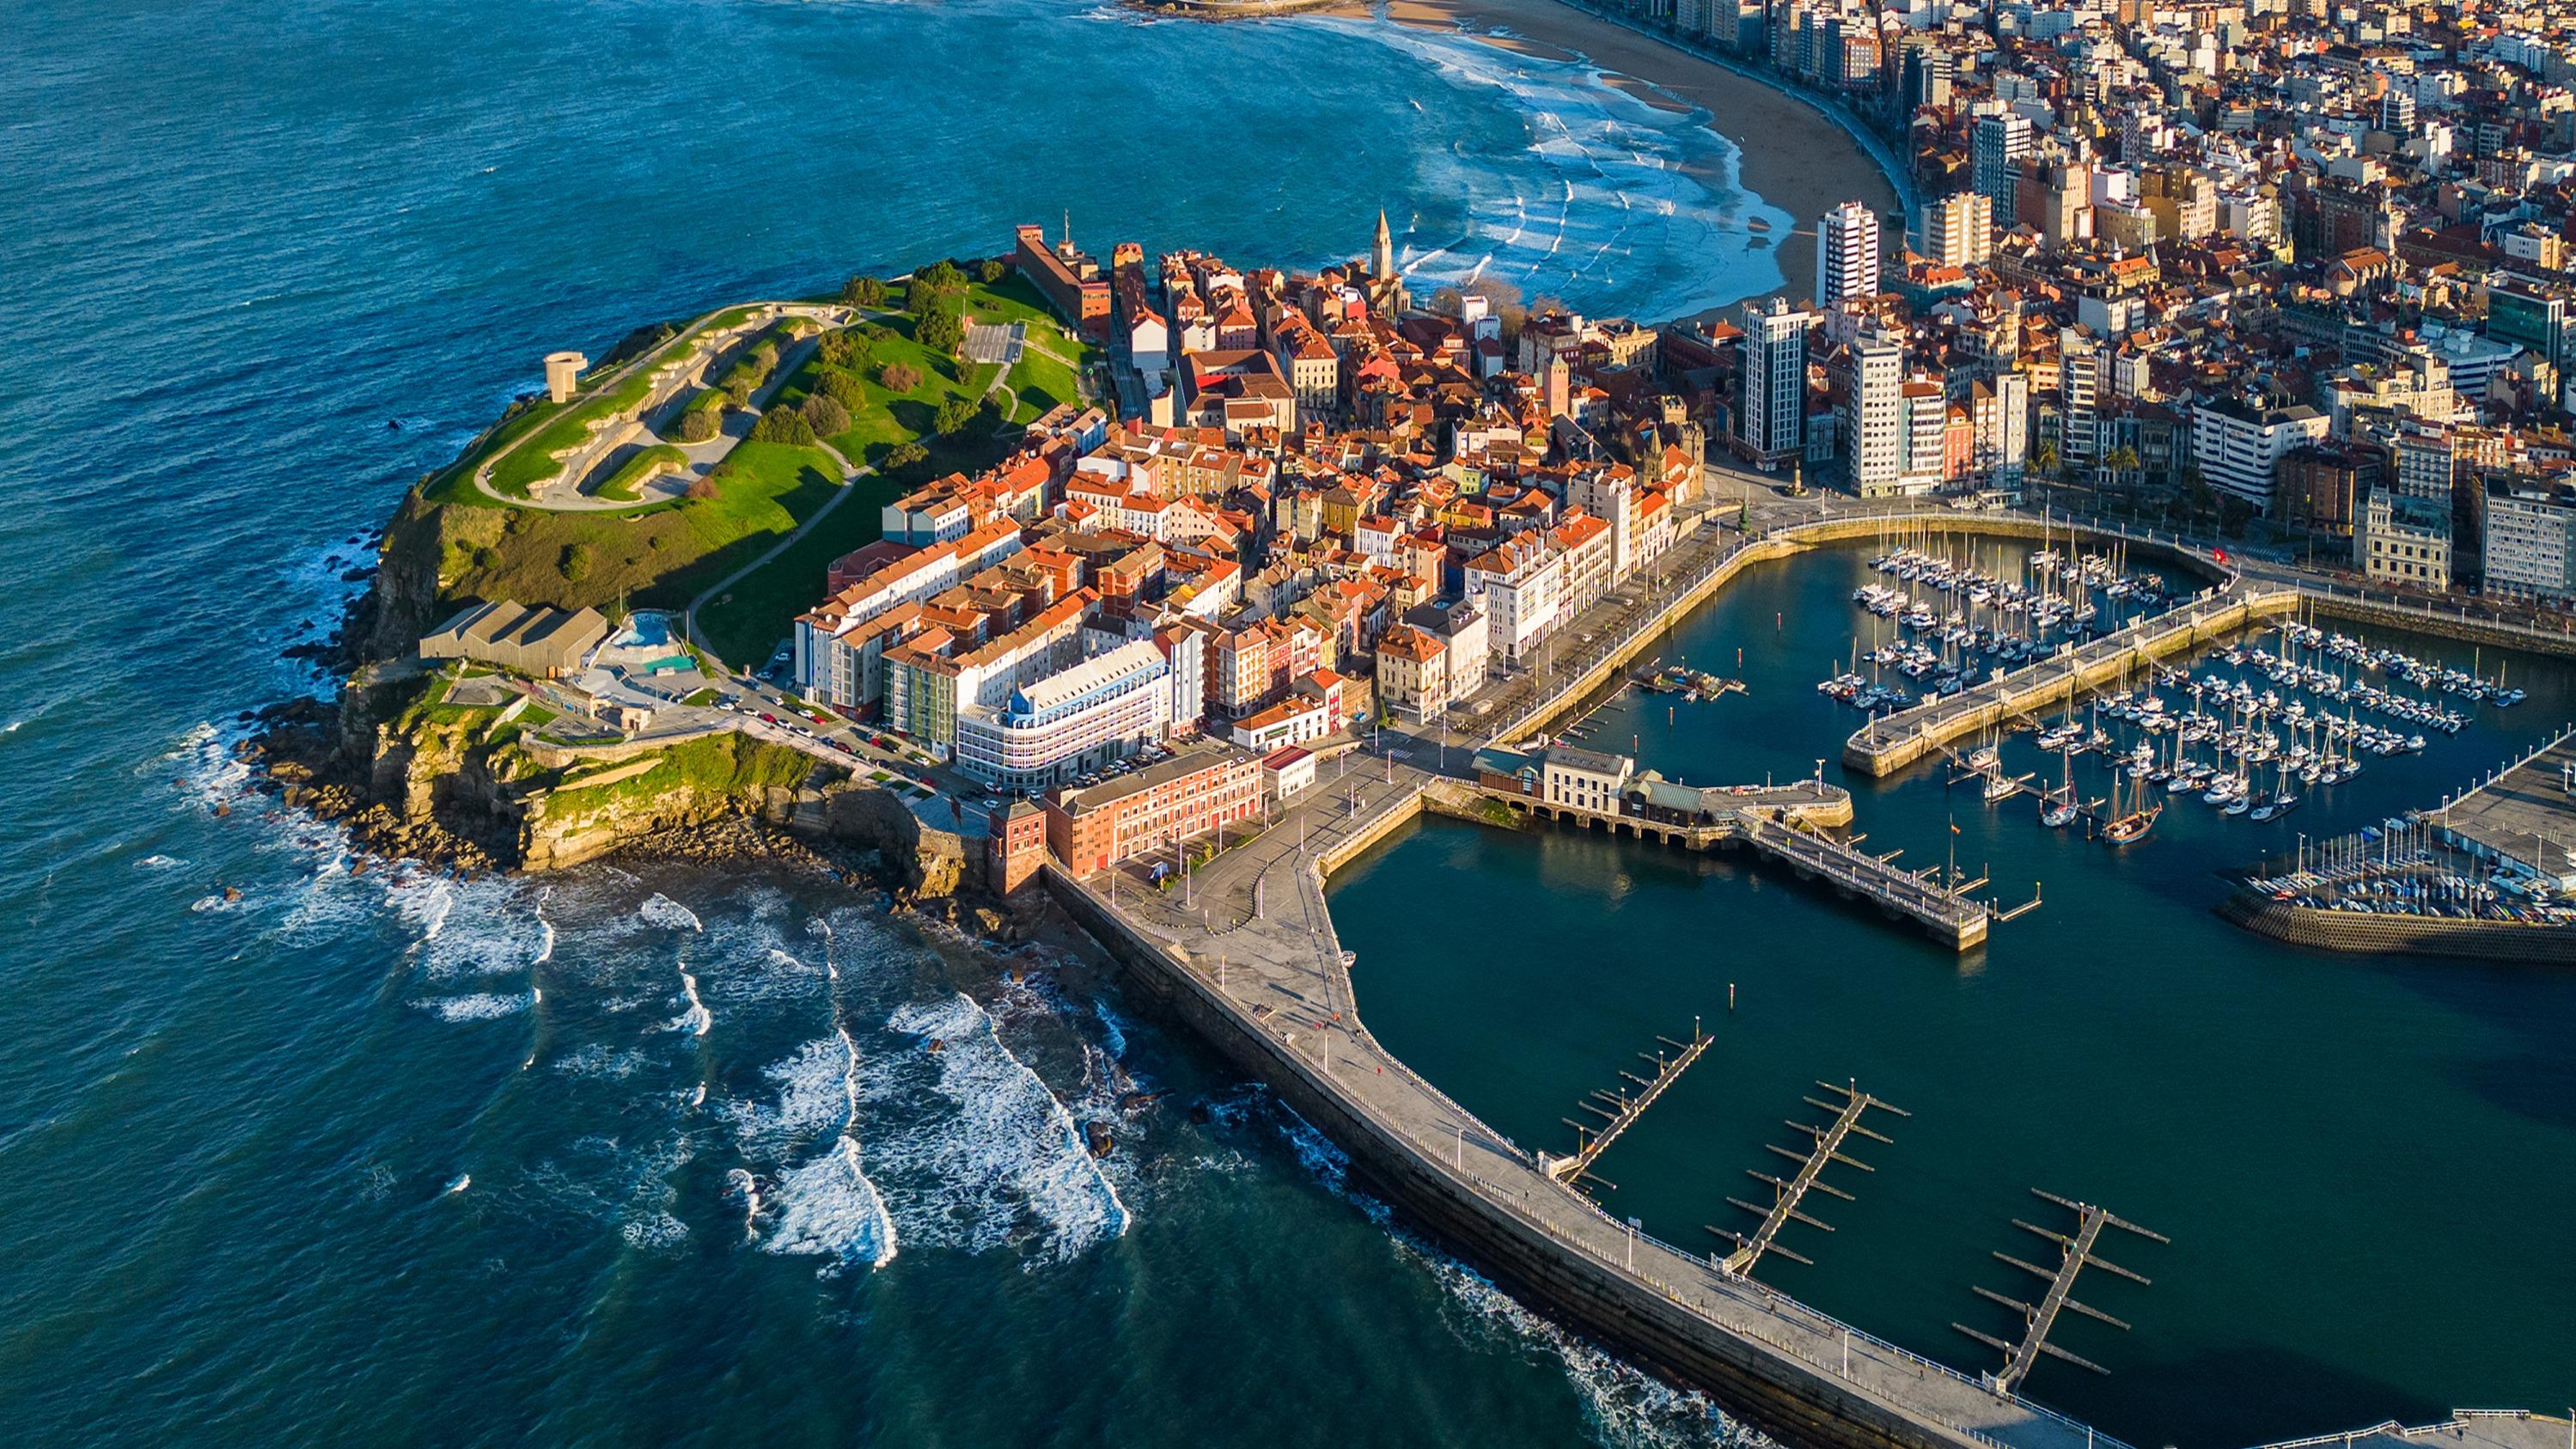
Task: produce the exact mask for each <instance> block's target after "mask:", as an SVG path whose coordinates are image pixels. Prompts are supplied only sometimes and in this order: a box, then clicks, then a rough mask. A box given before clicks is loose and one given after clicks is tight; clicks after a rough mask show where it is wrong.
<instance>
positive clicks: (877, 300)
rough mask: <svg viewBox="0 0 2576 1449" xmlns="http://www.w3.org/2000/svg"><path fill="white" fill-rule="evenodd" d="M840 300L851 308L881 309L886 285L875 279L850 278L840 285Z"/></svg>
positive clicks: (884, 300)
mask: <svg viewBox="0 0 2576 1449" xmlns="http://www.w3.org/2000/svg"><path fill="white" fill-rule="evenodd" d="M841 300H842V301H844V302H847V303H849V304H850V305H851V306H853V307H882V306H884V305H885V304H886V284H885V283H884V282H881V281H879V280H878V279H876V278H875V277H852V278H850V279H849V280H848V281H847V282H844V283H842V284H841Z"/></svg>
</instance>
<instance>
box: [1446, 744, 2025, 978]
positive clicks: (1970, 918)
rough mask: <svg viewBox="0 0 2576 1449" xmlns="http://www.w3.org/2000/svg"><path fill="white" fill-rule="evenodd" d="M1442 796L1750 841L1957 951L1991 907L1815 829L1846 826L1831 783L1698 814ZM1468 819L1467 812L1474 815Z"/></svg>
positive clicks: (1716, 840)
mask: <svg viewBox="0 0 2576 1449" xmlns="http://www.w3.org/2000/svg"><path fill="white" fill-rule="evenodd" d="M1430 788H1431V789H1433V790H1435V791H1439V792H1442V794H1443V795H1445V796H1447V797H1449V800H1450V802H1451V803H1449V804H1448V808H1449V809H1450V812H1451V813H1453V814H1470V812H1468V811H1466V810H1463V809H1460V808H1458V806H1457V804H1456V803H1455V802H1456V801H1459V800H1462V799H1467V798H1472V799H1481V800H1486V801H1491V802H1492V803H1494V804H1497V805H1501V806H1503V807H1504V808H1506V809H1508V810H1510V811H1512V812H1513V813H1514V814H1515V815H1519V816H1522V817H1524V818H1528V819H1533V820H1544V821H1550V822H1554V823H1557V824H1562V825H1571V826H1574V827H1576V828H1578V829H1590V830H1594V831H1598V832H1600V833H1602V834H1604V835H1611V836H1619V837H1625V838H1632V839H1636V840H1642V841H1645V842H1647V843H1648V844H1651V845H1666V846H1673V847H1677V848H1681V849H1686V850H1726V849H1733V848H1737V847H1745V848H1750V849H1752V850H1754V851H1756V852H1758V853H1760V854H1762V855H1764V856H1766V857H1768V858H1770V859H1771V860H1773V861H1775V862H1777V863H1778V864H1781V865H1784V866H1787V867H1788V868H1789V869H1790V870H1791V871H1792V872H1794V873H1795V874H1796V875H1797V876H1798V877H1799V878H1800V879H1802V880H1814V881H1821V882H1823V883H1824V884H1826V885H1830V886H1832V887H1833V888H1834V889H1835V890H1837V891H1840V892H1842V893H1843V894H1845V895H1848V896H1853V897H1856V898H1858V899H1861V900H1865V901H1867V902H1869V903H1870V904H1872V905H1874V906H1876V907H1878V908H1879V909H1880V910H1881V911H1884V912H1886V913H1887V914H1888V915H1890V916H1895V917H1898V918H1901V919H1905V920H1911V921H1913V922H1914V923H1915V924H1917V925H1919V926H1921V927H1922V928H1923V929H1924V931H1925V932H1927V933H1928V934H1930V935H1931V937H1932V938H1933V939H1934V940H1936V941H1939V942H1941V943H1942V944H1943V945H1946V946H1948V947H1950V948H1951V949H1952V950H1955V951H1969V950H1973V949H1975V948H1976V947H1978V946H1980V945H1983V944H1984V943H1985V939H1986V931H1987V929H1988V928H1989V927H1990V926H1991V925H1992V924H1993V922H1994V916H1995V913H1994V911H1993V909H1992V908H1991V907H1989V906H1987V905H1986V904H1985V903H1984V902H1982V901H1977V900H1972V899H1970V898H1969V897H1967V896H1964V895H1960V894H1958V893H1956V892H1953V891H1949V890H1945V889H1943V888H1942V886H1941V884H1940V883H1939V881H1938V880H1936V879H1934V878H1932V876H1931V875H1930V874H1929V873H1928V872H1918V871H1910V870H1899V869H1898V868H1897V867H1896V866H1895V865H1893V864H1891V863H1890V859H1891V858H1889V857H1883V856H1876V855H1871V854H1869V853H1868V852H1867V851H1863V850H1859V849H1856V848H1854V847H1853V846H1851V845H1849V844H1847V843H1845V842H1843V841H1841V840H1837V839H1835V838H1834V837H1833V836H1830V835H1826V834H1823V833H1821V831H1820V830H1819V828H1818V827H1825V826H1840V825H1848V824H1850V823H1851V820H1852V809H1851V793H1850V792H1849V791H1847V790H1844V789H1843V788H1841V787H1840V786H1837V785H1804V784H1802V785H1788V786H1780V787H1777V788H1770V789H1761V790H1754V789H1747V790H1745V791H1743V792H1742V794H1741V796H1740V797H1738V798H1740V799H1741V800H1742V803H1741V804H1738V805H1734V806H1733V807H1732V808H1729V809H1727V810H1724V811H1720V812H1714V813H1712V814H1711V815H1710V816H1709V817H1708V818H1707V819H1705V820H1693V821H1658V820H1653V819H1647V818H1642V817H1639V816H1635V815H1612V814H1608V813H1605V812H1603V811H1598V810H1586V809H1584V808H1583V807H1581V806H1579V805H1560V804H1551V803H1549V802H1548V801H1545V800H1538V799H1533V798H1530V797H1528V796H1523V795H1511V794H1505V793H1502V792H1499V791H1492V790H1477V791H1468V790H1465V789H1464V787H1461V786H1457V785H1453V784H1447V783H1445V782H1444V783H1441V784H1435V785H1433V786H1431V787H1430ZM1471 818H1472V816H1471Z"/></svg>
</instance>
